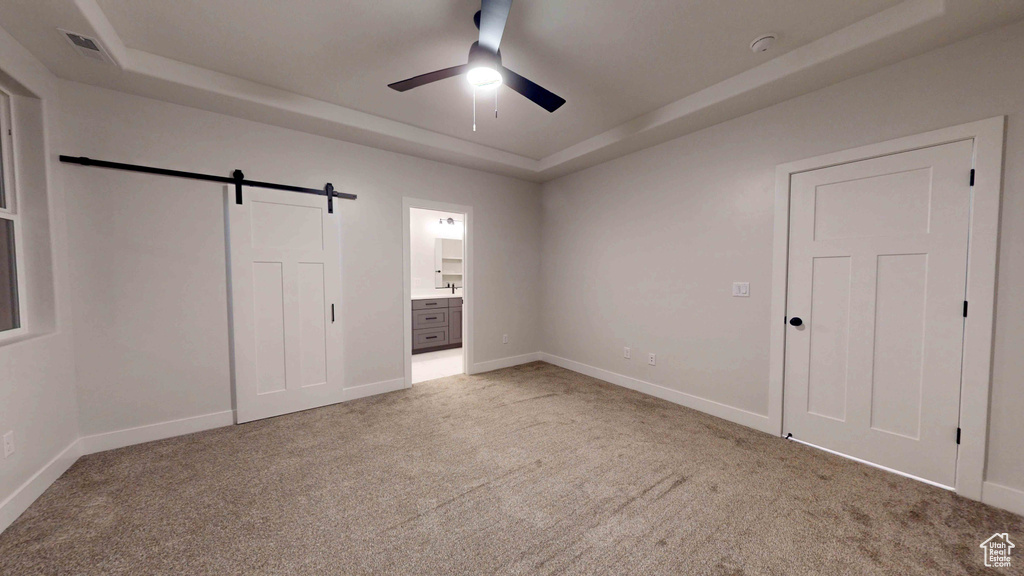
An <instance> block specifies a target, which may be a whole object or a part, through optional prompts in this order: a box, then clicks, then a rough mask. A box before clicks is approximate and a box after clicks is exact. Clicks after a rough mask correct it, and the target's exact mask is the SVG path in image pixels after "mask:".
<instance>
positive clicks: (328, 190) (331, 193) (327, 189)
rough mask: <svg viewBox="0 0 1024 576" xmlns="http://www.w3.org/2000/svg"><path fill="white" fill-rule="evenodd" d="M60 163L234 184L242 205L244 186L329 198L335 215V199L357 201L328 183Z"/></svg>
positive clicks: (68, 159) (74, 159) (72, 160)
mask: <svg viewBox="0 0 1024 576" xmlns="http://www.w3.org/2000/svg"><path fill="white" fill-rule="evenodd" d="M60 161H61V162H64V163H67V164H80V165H82V166H95V167H97V168H111V169H114V170H127V171H129V172H142V173H144V174H156V175H158V176H173V177H175V178H188V179H190V180H206V181H207V182H220V183H222V184H233V185H234V186H235V202H236V203H237V204H241V203H242V186H252V187H253V188H269V189H271V190H285V191H287V192H301V193H303V194H316V195H318V196H327V211H328V212H330V213H332V214H333V213H334V199H335V198H342V199H344V200H355V199H356V195H355V194H346V193H344V192H337V191H336V190H335V189H334V185H333V184H331V183H328V184H327V185H326V186H324V188H323V190H320V189H317V188H303V187H302V186H290V185H288V184H274V183H272V182H258V181H256V180H246V179H245V174H242V171H241V170H235V171H234V172H233V173H232V174H231V177H230V178H229V177H227V176H214V175H212V174H199V173H197V172H182V171H181V170H168V169H166V168H154V167H152V166H139V165H137V164H122V163H120V162H107V161H105V160H93V159H92V158H86V157H85V156H61V157H60Z"/></svg>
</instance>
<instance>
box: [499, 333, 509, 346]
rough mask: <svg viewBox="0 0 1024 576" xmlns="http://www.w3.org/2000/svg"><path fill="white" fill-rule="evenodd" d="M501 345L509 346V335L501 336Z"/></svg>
mask: <svg viewBox="0 0 1024 576" xmlns="http://www.w3.org/2000/svg"><path fill="white" fill-rule="evenodd" d="M501 343H502V344H508V334H503V335H502V336H501Z"/></svg>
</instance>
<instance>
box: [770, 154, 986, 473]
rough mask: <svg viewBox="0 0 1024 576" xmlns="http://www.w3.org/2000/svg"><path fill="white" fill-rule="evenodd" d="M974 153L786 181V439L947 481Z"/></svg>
mask: <svg viewBox="0 0 1024 576" xmlns="http://www.w3.org/2000/svg"><path fill="white" fill-rule="evenodd" d="M972 157H973V142H971V141H963V142H954V143H952V144H945V145H942V146H935V147H932V148H925V149H921V150H915V151H911V152H904V153H900V154H894V155H890V156H884V157H880V158H875V159H871V160H864V161H861V162H855V163H851V164H843V165H840V166H834V167H831V168H823V169H820V170H815V171H812V172H805V173H801V174H795V175H793V177H792V186H791V202H790V206H791V214H790V254H789V289H788V296H787V313H788V319H789V322H790V323H789V325H788V326H787V334H786V372H785V395H784V405H785V414H784V424H783V429H784V430H783V431H784V432H785V433H791V434H792V435H793V436H794V437H795V438H797V439H798V440H803V441H806V442H810V443H811V444H815V445H818V446H821V447H824V448H828V449H830V450H835V451H837V452H841V453H843V454H847V455H850V456H854V457H857V458H861V459H863V460H867V461H869V462H873V463H876V464H879V465H882V466H886V467H889V468H892V469H894V470H899V471H901V472H905V473H908V474H912V475H914V476H918V477H920V478H924V479H926V480H931V481H933V482H938V483H940V484H943V485H946V486H953V485H954V479H955V472H956V456H957V444H956V430H957V427H958V422H959V410H960V363H961V357H962V348H963V329H964V318H963V306H964V304H963V302H964V293H965V285H966V277H967V238H968V224H969V217H970V207H971V190H970V171H971V165H972ZM794 318H798V319H799V320H795V319H794ZM780 320H781V319H780ZM800 321H802V324H801V325H800V326H794V325H793V324H795V323H800Z"/></svg>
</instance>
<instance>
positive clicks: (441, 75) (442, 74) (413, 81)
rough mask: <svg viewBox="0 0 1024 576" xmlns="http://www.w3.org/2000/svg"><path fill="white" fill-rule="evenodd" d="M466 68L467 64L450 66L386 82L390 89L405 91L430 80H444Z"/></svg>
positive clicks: (428, 82) (467, 67) (467, 68)
mask: <svg viewBox="0 0 1024 576" xmlns="http://www.w3.org/2000/svg"><path fill="white" fill-rule="evenodd" d="M467 70H469V65H468V64H462V65H460V66H452V67H451V68H445V69H443V70H435V71H433V72H427V73H426V74H420V75H419V76H413V77H412V78H409V79H407V80H402V81H401V82H395V83H393V84H388V88H391V89H392V90H398V91H399V92H405V91H406V90H412V89H413V88H418V87H420V86H423V85H424V84H430V83H431V82H437V81H438V80H444V79H445V78H451V77H452V76H458V75H459V74H462V73H463V72H465V71H467Z"/></svg>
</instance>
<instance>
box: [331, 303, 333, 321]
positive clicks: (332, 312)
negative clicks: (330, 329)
mask: <svg viewBox="0 0 1024 576" xmlns="http://www.w3.org/2000/svg"><path fill="white" fill-rule="evenodd" d="M331 324H334V304H331Z"/></svg>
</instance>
